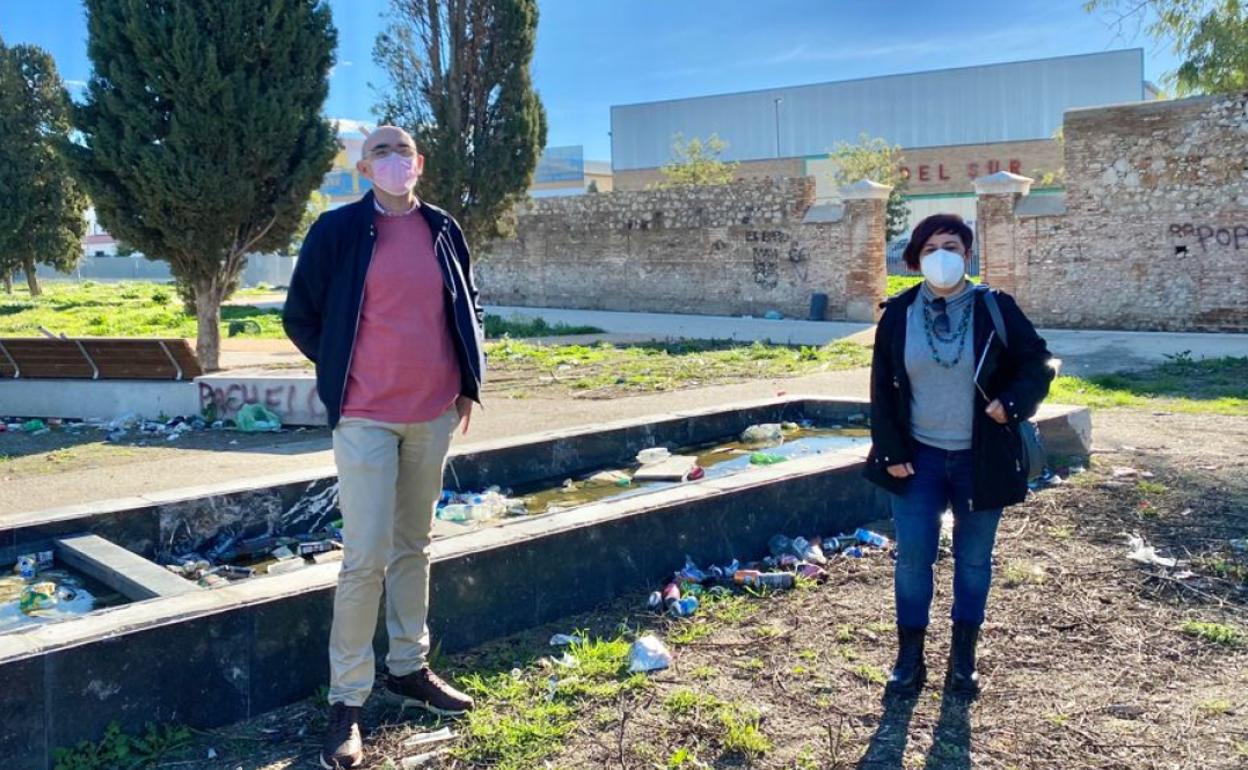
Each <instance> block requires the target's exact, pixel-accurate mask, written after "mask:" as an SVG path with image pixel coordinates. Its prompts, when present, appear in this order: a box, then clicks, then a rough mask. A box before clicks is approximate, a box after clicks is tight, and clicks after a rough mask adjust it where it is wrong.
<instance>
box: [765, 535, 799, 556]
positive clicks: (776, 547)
mask: <svg viewBox="0 0 1248 770" xmlns="http://www.w3.org/2000/svg"><path fill="white" fill-rule="evenodd" d="M767 550H769V551H771V555H772V556H774V557H776V558H777V559H779V558H780V557H781V556H784V555H785V554H786V553H793V541H792V540H790V539H789V538H787V537H785V536H784V535H772V536H771V539H770V540H768V541H767Z"/></svg>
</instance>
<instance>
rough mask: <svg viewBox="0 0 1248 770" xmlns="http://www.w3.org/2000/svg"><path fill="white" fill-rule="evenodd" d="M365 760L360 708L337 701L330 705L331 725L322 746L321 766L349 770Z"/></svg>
mask: <svg viewBox="0 0 1248 770" xmlns="http://www.w3.org/2000/svg"><path fill="white" fill-rule="evenodd" d="M363 762H364V742H363V741H362V740H361V739H360V708H359V706H347V705H345V704H342V703H335V704H333V705H332V706H330V707H329V727H328V729H326V730H325V745H324V746H322V747H321V767H324V768H326V770H349V768H352V767H358V766H359V765H360V764H362V763H363Z"/></svg>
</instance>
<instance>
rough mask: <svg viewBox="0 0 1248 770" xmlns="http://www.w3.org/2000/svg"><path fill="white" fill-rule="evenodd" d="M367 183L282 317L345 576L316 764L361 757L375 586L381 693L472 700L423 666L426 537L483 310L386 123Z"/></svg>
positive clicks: (434, 701) (346, 763) (458, 246)
mask: <svg viewBox="0 0 1248 770" xmlns="http://www.w3.org/2000/svg"><path fill="white" fill-rule="evenodd" d="M356 168H357V169H358V170H359V171H360V173H361V174H362V175H363V176H364V177H366V178H367V179H369V180H370V181H371V182H372V183H373V190H372V192H370V193H368V194H366V195H365V196H364V197H363V198H362V199H361V200H360V201H358V202H356V203H352V204H349V205H346V206H343V207H341V208H339V209H336V210H334V211H330V212H327V213H325V214H322V215H321V217H320V218H319V219H317V220H316V222H315V223H314V224H313V225H312V228H311V229H310V231H309V232H308V236H307V238H306V239H305V240H304V243H303V248H302V249H300V252H299V262H298V265H297V266H296V268H295V274H294V276H293V278H292V279H291V285H290V292H289V293H288V295H287V298H286V307H285V311H284V313H283V324H284V326H285V328H286V333H287V335H288V336H289V337H290V339H291V341H293V342H294V343H295V345H296V346H298V348H299V350H300V351H302V352H303V354H304V355H305V356H307V357H308V358H309V359H311V360H312V362H313V363H315V364H316V384H317V388H318V390H319V392H320V397H321V400H322V401H323V402H324V403H325V409H326V411H327V412H328V417H329V425H330V427H331V428H332V429H333V437H334V438H333V441H334V462H335V463H336V464H337V466H338V483H339V494H338V502H339V507H340V508H341V509H342V513H343V521H344V533H343V543H344V545H345V551H344V558H343V562H342V571H341V572H340V573H339V576H338V589H337V591H336V592H335V595H334V620H333V626H332V629H331V631H330V639H329V664H330V688H329V703H330V712H329V728H328V731H327V733H326V736H325V745H324V748H323V749H322V750H321V757H320V759H321V765H322V766H323V767H326V768H331V770H333V769H336V768H350V767H355V766H357V765H359V764H360V763H361V762H362V761H363V746H362V742H361V740H360V727H359V715H360V708H361V706H363V704H364V701H365V699H366V698H367V697H368V695H369V692H370V691H371V690H372V686H373V678H374V663H373V645H372V641H373V632H374V629H375V628H376V627H377V611H378V604H379V601H380V599H381V595H382V587H383V584H384V587H385V596H386V628H387V630H388V632H389V637H390V649H389V654H388V655H387V656H386V668H387V676H386V685H385V686H386V689H387V690H389V691H390V692H391V693H393V694H396V695H398V696H400V697H402V698H403V699H404V701H405V703H406V704H409V705H418V706H421V707H423V708H426V709H428V710H430V711H433V712H435V713H438V714H443V715H458V714H462V713H464V712H465V711H467V710H469V709H471V708H472V706H473V703H472V699H471V698H469V697H468V696H466V695H464V694H463V693H461V692H459V691H457V690H455V689H454V688H453V687H451V686H450V685H449V684H447V683H446V682H444V681H443V680H442V679H440V678H439V677H438V676H437V675H435V674H434V673H433V672H432V671H430V670H429V667H428V666H427V665H426V657H427V655H428V653H429V630H428V628H427V626H426V624H425V621H426V617H427V615H428V608H429V554H428V549H429V539H430V530H431V529H432V527H433V516H434V506H435V505H436V503H437V499H438V496H439V495H440V493H441V490H442V471H443V467H444V465H445V463H446V455H447V451H448V449H449V448H450V442H451V435H452V434H453V433H454V431H455V427H456V426H457V425H458V424H460V423H462V425H463V430H464V432H465V433H467V431H468V423H469V420H470V418H471V415H472V406H473V402H474V401H479V394H480V389H481V380H482V375H483V371H484V357H483V355H482V346H481V339H482V335H481V317H482V310H481V306H480V305H479V304H478V301H477V289H476V286H475V285H474V283H473V278H472V268H471V266H470V262H469V255H468V246H467V244H466V243H465V241H464V236H463V233H462V231H461V230H460V228H459V225H458V224H457V223H456V222H455V220H454V219H452V218H451V216H450V215H449V214H447V213H446V212H445V211H443V210H442V209H439V208H437V207H435V206H432V205H430V204H429V203H427V202H425V201H422V200H419V199H418V198H417V197H416V195H415V193H414V189H415V186H416V182H417V180H418V179H419V178H420V173H421V171H422V169H423V168H424V158H423V157H422V156H421V155H420V154H418V153H417V151H416V144H415V142H414V141H413V140H412V137H411V136H409V135H408V133H407V132H406V131H404V130H402V129H400V128H396V127H394V126H382V127H380V128H378V129H377V130H376V131H374V132H373V133H372V134H370V135H369V137H368V139H367V140H366V141H365V142H364V148H363V152H362V156H361V158H360V160H359V162H358V163H357V164H356Z"/></svg>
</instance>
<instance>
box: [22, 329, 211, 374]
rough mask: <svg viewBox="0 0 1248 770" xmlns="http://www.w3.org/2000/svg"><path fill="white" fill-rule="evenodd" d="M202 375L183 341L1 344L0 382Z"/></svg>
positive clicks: (37, 340) (31, 340)
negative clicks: (11, 380) (4, 380)
mask: <svg viewBox="0 0 1248 770" xmlns="http://www.w3.org/2000/svg"><path fill="white" fill-rule="evenodd" d="M203 373H204V371H203V368H202V367H200V365H199V360H198V359H196V358H195V351H193V350H192V349H191V346H190V345H189V344H188V343H187V341H186V340H184V339H112V338H106V337H79V338H71V339H50V338H40V337H7V338H0V379H23V380H49V379H72V380H192V379H194V378H196V377H198V376H199V375H201V374H203Z"/></svg>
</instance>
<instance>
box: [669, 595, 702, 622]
mask: <svg viewBox="0 0 1248 770" xmlns="http://www.w3.org/2000/svg"><path fill="white" fill-rule="evenodd" d="M670 611H671V613H672V614H673V615H675V616H676V617H678V618H687V617H689V616H690V615H692V614H693V613H695V612H697V611H698V597H696V596H685V597H682V598H681V600H680V601H678V602H676V603H675V604H674V605H672V609H671V610H670Z"/></svg>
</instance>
